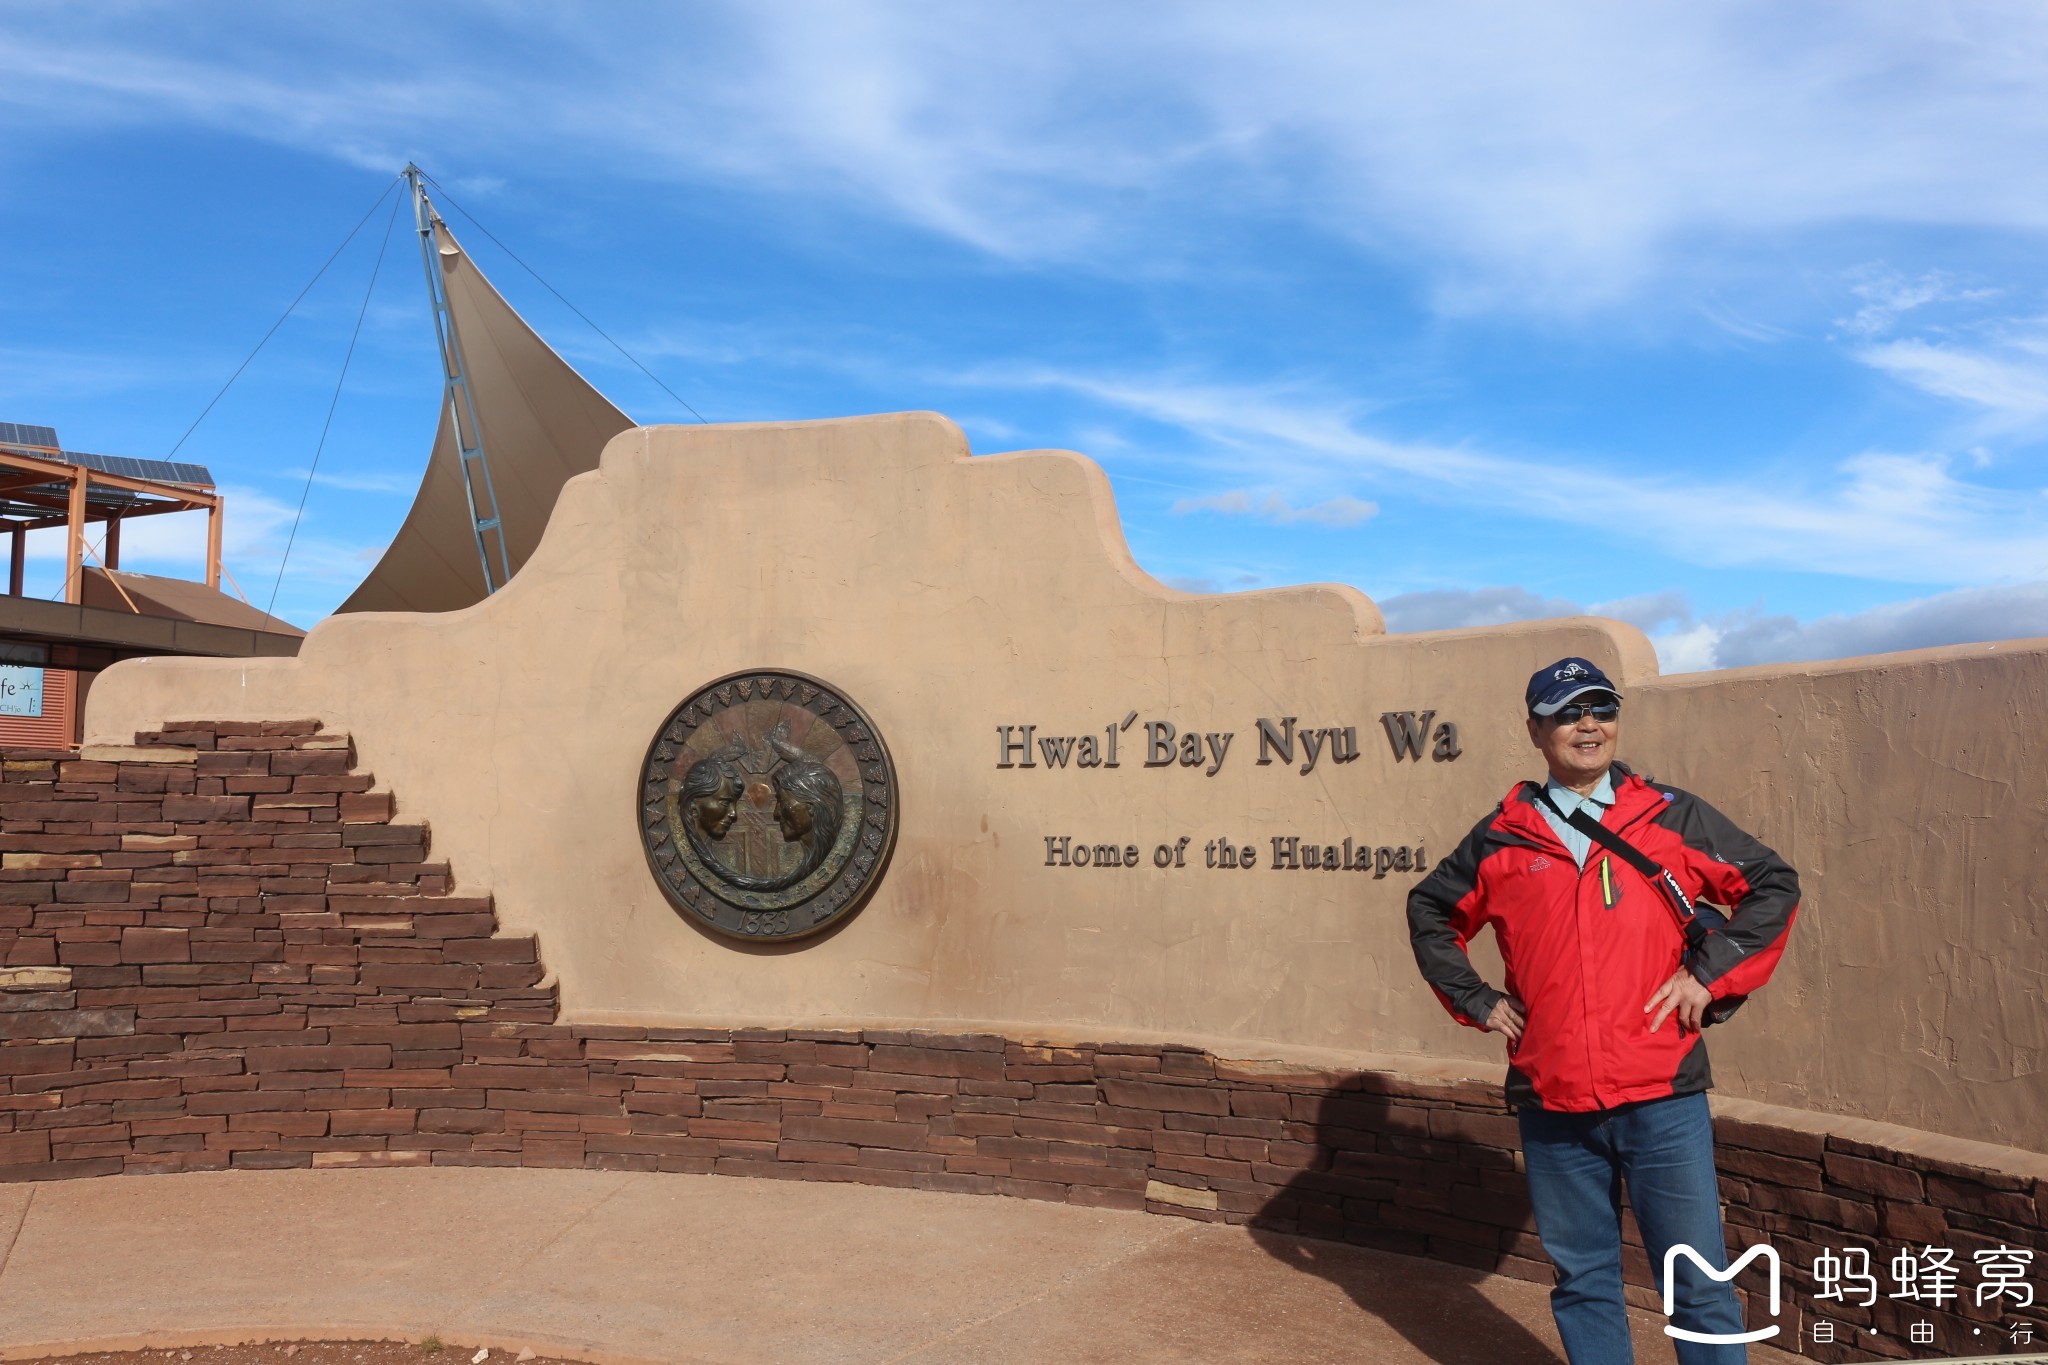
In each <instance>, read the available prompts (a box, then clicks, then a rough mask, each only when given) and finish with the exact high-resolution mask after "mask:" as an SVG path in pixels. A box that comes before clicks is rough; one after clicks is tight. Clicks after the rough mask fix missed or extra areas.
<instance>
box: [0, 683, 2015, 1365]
mask: <svg viewBox="0 0 2048 1365" xmlns="http://www.w3.org/2000/svg"><path fill="white" fill-rule="evenodd" d="M138 751H143V752H138ZM166 760H169V761H166ZM430 842H431V840H430V832H429V830H428V828H427V827H426V825H424V824H422V823H416V822H408V821H401V820H399V819H398V818H397V813H396V808H395V805H394V802H393V799H392V796H391V794H390V793H387V792H379V791H378V790H376V786H375V782H374V780H373V778H372V777H371V775H369V774H366V773H359V772H357V771H356V769H355V766H354V761H353V751H352V749H351V746H350V744H349V741H348V738H347V736H345V735H335V734H328V733H324V732H323V731H322V728H321V726H320V725H319V724H318V723H317V722H314V721H296V722H273V723H268V724H262V725H253V724H240V725H235V724H217V725H216V724H206V723H202V722H184V723H181V724H180V725H179V727H178V728H177V729H176V730H175V731H168V732H163V733H156V734H145V735H138V736H137V747H136V749H135V750H121V749H108V750H99V751H95V752H94V753H93V754H92V755H91V756H85V755H79V756H75V757H74V756H71V755H68V754H62V755H59V754H49V753H41V752H35V753H16V752H10V753H7V754H4V755H0V1180H17V1181H18V1180H49V1179H58V1178H64V1177H75V1176H94V1175H113V1174H120V1173H149V1172H162V1171H194V1170H222V1169H231V1168H261V1169H269V1168H279V1167H292V1166H418V1165H493V1166H537V1167H581V1168H591V1169H601V1170H634V1171H679V1172H695V1173H718V1174H729V1175H748V1176H760V1177H768V1178H773V1179H794V1180H818V1181H850V1182H857V1183H864V1184H876V1185H891V1186H897V1187H903V1188H915V1189H926V1190H939V1191H949V1192H955V1193H962V1194H1002V1195H1010V1196H1013V1197H1019V1198H1029V1199H1049V1200H1058V1201H1062V1202H1066V1203H1073V1204H1084V1205H1094V1206H1099V1207H1112V1208H1124V1209H1144V1210H1147V1211H1150V1212H1153V1213H1158V1214H1166V1215H1170V1216H1174V1217H1183V1218H1197V1219H1204V1220H1209V1221H1220V1222H1229V1223H1242V1224H1252V1225H1256V1226H1259V1227H1263V1228H1270V1229H1275V1230H1279V1231H1285V1232H1295V1233H1301V1234H1305V1235H1309V1236H1316V1237H1324V1238H1329V1239H1334V1240H1340V1241H1347V1242H1353V1243H1357V1244H1360V1245H1364V1246H1369V1247H1375V1248H1379V1249H1382V1250H1387V1251H1396V1252H1405V1253H1409V1254H1413V1255H1420V1256H1430V1257H1436V1258H1439V1259H1442V1260H1445V1261H1450V1262H1455V1263H1457V1264H1459V1265H1463V1266H1469V1267H1474V1268H1477V1269H1480V1270H1484V1271H1488V1272H1493V1273H1499V1274H1504V1275H1512V1276H1517V1277H1520V1278H1524V1279H1529V1280H1535V1281H1539V1282H1542V1281H1547V1280H1548V1279H1549V1277H1550V1268H1549V1266H1548V1264H1547V1262H1546V1261H1545V1260H1544V1257H1543V1252H1542V1249H1541V1246H1540V1244H1539V1243H1538V1241H1537V1239H1536V1236H1535V1233H1534V1230H1533V1224H1532V1221H1531V1218H1530V1214H1529V1209H1528V1201H1527V1195H1526V1190H1525V1188H1524V1183H1523V1178H1522V1175H1521V1170H1520V1157H1519V1152H1518V1150H1517V1149H1518V1143H1517V1138H1516V1130H1515V1120H1514V1118H1513V1116H1512V1115H1511V1114H1510V1113H1508V1112H1507V1110H1506V1109H1505V1107H1504V1106H1503V1104H1502V1101H1501V1094H1500V1089H1499V1087H1498V1086H1497V1085H1494V1084H1490V1083H1487V1082H1485V1081H1481V1080H1476V1079H1472V1078H1470V1077H1465V1076H1461V1075H1458V1074H1456V1072H1457V1071H1458V1070H1459V1066H1458V1064H1455V1063H1451V1064H1435V1065H1431V1064H1419V1065H1418V1064H1417V1063H1416V1061H1415V1059H1386V1062H1385V1064H1383V1065H1360V1064H1359V1062H1360V1060H1361V1059H1358V1058H1351V1059H1349V1061H1348V1064H1347V1062H1346V1060H1345V1059H1343V1058H1341V1057H1338V1056H1333V1057H1330V1058H1323V1059H1318V1060H1314V1061H1313V1062H1311V1060H1310V1059H1306V1058H1304V1059H1300V1060H1279V1061H1262V1060H1239V1061H1233V1060H1230V1059H1229V1058H1227V1057H1222V1058H1219V1056H1218V1055H1217V1054H1216V1052H1215V1051H1213V1050H1210V1049H1205V1048H1202V1047H1198V1046H1192V1045H1189V1044H1188V1043H1185V1042H1181V1043H1175V1042H1171V1041H1138V1042H1116V1041H1101V1040H1093V1041H1091V1040H1088V1039H1085V1038H1079V1037H1053V1036H1049V1035H1048V1034H1047V1032H1046V1031H1045V1030H1043V1029H1031V1028H1028V1027H1026V1026H1014V1027H1006V1028H1004V1029H999V1030H989V1029H976V1028H973V1027H969V1026H964V1025H963V1026H960V1031H957V1032H937V1031H932V1030H930V1029H929V1028H925V1029H916V1028H885V1027H875V1026H872V1025H864V1026H861V1027H857V1028H855V1027H842V1028H816V1027H807V1028H798V1027H718V1026H679V1025H676V1024H673V1023H668V1024H661V1023H631V1022H619V1021H614V1022H593V1021H576V1022H570V1023H562V1022H558V1020H559V1011H558V1009H557V1002H556V997H555V992H554V990H553V989H552V986H551V985H550V984H548V983H547V982H546V978H545V973H544V968H543V966H542V964H541V961H540V955H539V945H538V944H536V942H535V940H534V939H533V938H531V937H511V936H505V935H503V934H501V933H499V931H498V926H497V920H496V915H495V913H494V910H493V908H492V904H491V901H490V898H489V897H488V896H462V897H458V896H455V895H453V894H451V877H450V873H449V869H448V868H447V866H446V865H445V864H440V863H436V862H433V861H430V850H429V846H430ZM1419 1073H1430V1074H1419ZM1716 1131H1717V1135H1718V1139H1719V1162H1720V1166H1721V1175H1722V1188H1723V1192H1724V1195H1725V1198H1726V1202H1727V1209H1728V1221H1729V1235H1730V1241H1731V1244H1733V1245H1734V1246H1737V1247H1740V1246H1744V1245H1747V1244H1749V1243H1752V1242H1755V1241H1758V1240H1761V1239H1763V1238H1766V1237H1767V1238H1769V1239H1770V1241H1771V1242H1772V1243H1773V1245H1775V1246H1776V1247H1777V1248H1778V1250H1779V1253H1780V1255H1781V1256H1782V1257H1783V1258H1784V1263H1785V1269H1786V1281H1787V1286H1786V1287H1787V1296H1788V1297H1787V1301H1788V1302H1789V1303H1791V1304H1793V1305H1794V1306H1795V1307H1794V1311H1795V1312H1798V1311H1804V1310H1805V1308H1807V1307H1810V1306H1811V1304H1812V1299H1811V1291H1812V1289H1813V1285H1812V1284H1811V1273H1810V1268H1811V1265H1812V1262H1813V1258H1814V1256H1815V1255H1817V1254H1818V1253H1819V1251H1820V1250H1821V1249H1823V1248H1834V1249H1838V1250H1839V1249H1841V1248H1844V1247H1849V1246H1867V1247H1870V1248H1871V1249H1872V1251H1873V1253H1874V1259H1875V1260H1877V1261H1878V1262H1879V1264H1880V1265H1882V1264H1885V1263H1887V1262H1888V1260H1889V1257H1890V1255H1891V1254H1892V1253H1893V1252H1895V1251H1896V1250H1897V1249H1899V1248H1900V1247H1902V1246H1912V1247H1915V1248H1917V1247H1920V1246H1923V1245H1935V1246H1946V1247H1950V1248H1953V1249H1954V1250H1955V1251H1956V1253H1957V1260H1958V1262H1959V1263H1960V1264H1961V1265H1963V1266H1965V1267H1968V1266H1970V1264H1971V1255H1970V1254H1971V1252H1972V1251H1975V1250H1987V1249H1990V1248H1994V1247H1998V1246H2009V1247H2020V1248H2027V1249H2030V1250H2032V1251H2034V1252H2035V1255H2036V1260H2035V1266H2036V1272H2035V1275H2034V1280H2035V1282H2036V1284H2037V1285H2039V1284H2040V1282H2041V1281H2042V1279H2043V1278H2044V1274H2043V1272H2044V1271H2048V1174H2044V1172H2043V1170H2042V1168H2041V1164H2040V1163H2041V1159H2040V1158H2038V1157H2031V1156H2028V1155H2027V1154H2024V1153H2013V1152H2011V1151H2010V1150H2009V1149H2003V1148H1989V1147H1985V1146H1983V1145H1982V1144H1976V1143H1964V1142H1961V1141H1959V1140H1957V1139H1950V1138H1937V1137H1932V1136H1930V1135H1925V1134H1912V1133H1907V1132H1905V1131H1903V1130H1899V1129H1893V1128H1890V1127H1889V1126H1888V1125H1880V1124H1874V1123H1867V1122H1864V1121H1860V1120H1845V1119H1838V1118H1831V1117H1826V1116H1818V1115H1806V1114H1800V1113H1797V1112H1795V1111H1787V1110H1781V1109H1775V1108H1772V1107H1770V1106H1764V1105H1753V1104H1745V1103H1744V1102H1741V1101H1723V1102H1721V1103H1720V1104H1719V1105H1718V1106H1717V1118H1716ZM1627 1235H1628V1237H1629V1243H1628V1246H1627V1252H1626V1258H1625V1261H1626V1270H1627V1273H1628V1278H1629V1281H1630V1284H1631V1286H1632V1288H1631V1297H1632V1298H1634V1299H1636V1300H1637V1301H1638V1302H1648V1303H1652V1304H1654V1298H1653V1296H1652V1295H1651V1292H1650V1290H1649V1288H1648V1286H1649V1285H1650V1284H1651V1282H1652V1281H1651V1277H1650V1267H1649V1264H1648V1261H1647V1258H1646V1257H1645V1256H1644V1254H1643V1252H1642V1250H1641V1245H1640V1239H1639V1238H1638V1237H1636V1236H1635V1234H1634V1229H1633V1227H1632V1225H1631V1226H1629V1228H1628V1233H1627ZM1972 1279H1973V1277H1968V1276H1966V1278H1965V1281H1964V1284H1965V1288H1964V1296H1965V1297H1964V1300H1963V1301H1962V1302H1960V1303H1957V1304H1952V1305H1950V1311H1947V1312H1943V1313H1922V1312H1921V1311H1920V1310H1919V1309H1918V1308H1917V1306H1914V1316H1915V1317H1916V1318H1917V1317H1922V1316H1924V1317H1927V1318H1929V1319H1931V1320H1933V1321H1934V1322H1935V1323H1936V1324H1937V1332H1938V1336H1937V1343H1936V1344H1937V1345H1940V1346H1942V1347H1944V1348H1947V1349H1950V1350H1953V1351H1957V1352H1960V1351H1963V1350H1966V1349H1967V1348H1969V1347H1970V1346H1971V1344H1972V1341H1973V1337H1972V1333H1971V1329H1972V1328H1975V1327H1982V1326H1985V1325H1988V1324H1990V1323H1993V1322H1996V1321H2000V1320H2002V1318H2022V1317H2026V1316H2027V1315H2029V1314H2031V1315H2033V1318H2032V1320H2033V1321H2034V1322H2035V1323H2036V1324H2037V1328H2036V1330H2037V1332H2038V1333H2039V1335H2040V1336H2041V1337H2042V1338H2043V1339H2048V1316H2044V1307H2043V1306H2042V1305H2035V1306H2033V1307H2031V1308H2027V1309H2019V1310H2015V1311H2012V1312H2005V1313H2003V1314H2002V1315H2001V1313H2000V1312H1998V1311H1994V1310H1999V1309H2003V1308H2005V1307H2006V1306H2007V1305H2003V1304H1993V1305H1987V1306H1986V1307H1985V1308H1983V1309H1978V1308H1976V1307H1975V1306H1974V1304H1972V1303H1971V1302H1970V1301H1969V1297H1968V1295H1969V1291H1968V1288H1967V1286H1968V1285H1969V1284H1970V1283H1971V1282H1972ZM1832 1316H1834V1318H1835V1320H1836V1321H1838V1322H1842V1323H1851V1324H1858V1325H1862V1326H1868V1327H1874V1328H1875V1329H1876V1330H1878V1331H1880V1332H1883V1333H1885V1334H1886V1336H1887V1338H1890V1339H1900V1338H1903V1335H1904V1330H1905V1327H1904V1324H1905V1322H1906V1321H1907V1319H1906V1318H1905V1316H1904V1315H1903V1314H1902V1313H1901V1311H1900V1304H1899V1303H1897V1302H1895V1301H1891V1300H1880V1302H1879V1304H1878V1305H1877V1306H1876V1307H1875V1308H1874V1309H1870V1310H1863V1309H1857V1308H1854V1307H1843V1308H1840V1309H1838V1310H1836V1311H1835V1312H1834V1313H1833V1315H1832ZM1787 1335H1791V1334H1790V1333H1788V1334H1787ZM1800 1335H1805V1334H1804V1333H1801V1334H1800ZM1975 1340H1977V1341H1981V1340H1982V1338H1981V1337H1979V1338H1975ZM1788 1344H1789V1343H1788ZM1806 1350H1807V1352H1808V1353H1809V1354H1813V1355H1815V1356H1816V1357H1817V1358H1823V1359H1864V1358H1871V1356H1870V1354H1869V1353H1868V1352H1857V1351H1850V1350H1846V1349H1844V1348H1840V1347H1825V1346H1816V1345H1812V1344H1810V1343H1809V1344H1807V1345H1806ZM1823 1353H1825V1354H1823Z"/></svg>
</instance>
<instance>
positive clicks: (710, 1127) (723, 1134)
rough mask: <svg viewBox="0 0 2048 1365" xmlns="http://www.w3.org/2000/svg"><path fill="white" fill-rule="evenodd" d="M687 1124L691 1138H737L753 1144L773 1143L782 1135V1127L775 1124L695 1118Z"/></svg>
mask: <svg viewBox="0 0 2048 1365" xmlns="http://www.w3.org/2000/svg"><path fill="white" fill-rule="evenodd" d="M688 1123H689V1129H690V1135H691V1136H692V1137H715V1138H738V1139H744V1140H751V1141H755V1142H775V1141H777V1140H778V1139H780V1138H781V1137H782V1136H783V1135H784V1134H783V1125H782V1124H780V1123H777V1122H763V1121H751V1120H746V1119H705V1118H696V1119H690V1120H688Z"/></svg>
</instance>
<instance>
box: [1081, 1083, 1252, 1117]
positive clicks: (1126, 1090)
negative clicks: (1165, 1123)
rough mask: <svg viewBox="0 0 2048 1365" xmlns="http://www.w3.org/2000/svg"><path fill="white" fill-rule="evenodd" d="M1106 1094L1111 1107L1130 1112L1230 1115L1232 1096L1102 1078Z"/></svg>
mask: <svg viewBox="0 0 2048 1365" xmlns="http://www.w3.org/2000/svg"><path fill="white" fill-rule="evenodd" d="M1101 1085H1102V1093H1103V1095H1104V1097H1105V1098H1107V1099H1108V1101H1109V1102H1110V1103H1111V1104H1115V1105H1121V1106H1123V1107H1125V1108H1130V1109H1157V1110H1163V1111H1166V1112H1169V1113H1183V1114H1215V1115H1223V1114H1228V1113H1229V1112H1230V1096H1229V1095H1228V1094H1227V1093H1225V1092H1223V1091H1220V1090H1213V1089H1210V1088H1208V1087H1206V1086H1194V1085H1169V1084H1164V1083H1160V1082H1153V1081H1132V1080H1123V1079H1120V1078H1117V1077H1112V1076H1105V1077H1103V1078H1102V1082H1101Z"/></svg>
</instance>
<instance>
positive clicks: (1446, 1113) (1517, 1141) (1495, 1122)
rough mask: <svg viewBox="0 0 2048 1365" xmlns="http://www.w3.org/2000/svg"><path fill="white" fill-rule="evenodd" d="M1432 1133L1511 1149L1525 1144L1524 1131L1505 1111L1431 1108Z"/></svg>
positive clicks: (1430, 1133)
mask: <svg viewBox="0 0 2048 1365" xmlns="http://www.w3.org/2000/svg"><path fill="white" fill-rule="evenodd" d="M1428 1123H1429V1135H1430V1136H1431V1137H1433V1138H1440V1139H1442V1140H1444V1141H1447V1142H1474V1143H1478V1144H1479V1145H1481V1146H1484V1147H1500V1148H1503V1149H1505V1150H1507V1151H1515V1150H1518V1149H1519V1148H1520V1146H1521V1131H1520V1129H1519V1127H1518V1126H1517V1124H1516V1121H1515V1119H1514V1118H1513V1117H1512V1116H1510V1115H1505V1114H1474V1113H1470V1112H1467V1111H1466V1110H1463V1109H1432V1110H1430V1111H1429V1119H1428Z"/></svg>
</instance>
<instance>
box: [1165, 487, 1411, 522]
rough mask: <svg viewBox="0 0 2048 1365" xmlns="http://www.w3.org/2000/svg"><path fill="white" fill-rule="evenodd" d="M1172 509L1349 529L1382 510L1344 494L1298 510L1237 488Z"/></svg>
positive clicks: (1267, 495)
mask: <svg viewBox="0 0 2048 1365" xmlns="http://www.w3.org/2000/svg"><path fill="white" fill-rule="evenodd" d="M1173 510H1174V512H1175V513H1176V514H1186V513H1188V512H1221V513H1223V514H1224V515H1226V516H1239V517H1245V516H1251V517H1257V518H1259V519H1260V520H1261V521H1270V522H1272V523H1273V524H1274V525H1275V526H1293V525H1295V524H1297V523H1299V522H1304V521H1306V522H1313V523H1315V524H1316V525H1318V526H1332V527H1346V526H1358V525H1361V524H1363V523H1364V522H1367V521H1370V520H1371V519H1372V518H1373V517H1375V516H1377V515H1379V510H1380V509H1379V508H1378V507H1377V506H1376V505H1374V504H1373V503H1369V502H1365V501H1363V500H1361V499H1359V498H1354V497H1350V496H1348V495H1345V494H1341V493H1340V494H1338V495H1337V496H1335V497H1331V498H1324V499H1323V500H1322V501H1320V502H1312V503H1309V504H1307V505H1306V506H1301V507H1297V506H1295V505H1294V504H1293V503H1290V502H1289V501H1288V500H1287V499H1286V498H1284V497H1282V496H1281V495H1280V494H1278V493H1274V492H1266V493H1259V494H1254V493H1252V492H1249V491H1247V490H1245V489H1242V488H1235V489H1231V490H1230V491H1229V492H1225V493H1212V494H1208V495H1206V496H1203V497H1193V498H1181V499H1179V500H1178V501H1176V502H1175V503H1174V504H1173Z"/></svg>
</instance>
